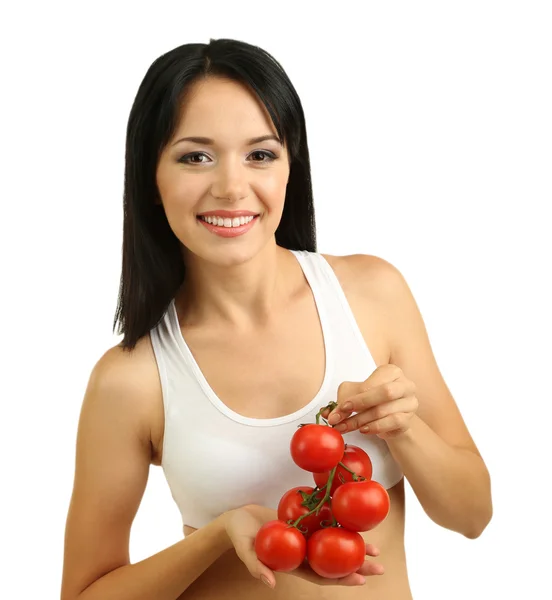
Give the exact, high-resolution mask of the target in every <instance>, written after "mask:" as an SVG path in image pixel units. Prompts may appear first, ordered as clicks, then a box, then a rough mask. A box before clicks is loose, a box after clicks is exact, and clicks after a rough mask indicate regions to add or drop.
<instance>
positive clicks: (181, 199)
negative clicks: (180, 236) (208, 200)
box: [158, 175, 207, 215]
mask: <svg viewBox="0 0 552 600" xmlns="http://www.w3.org/2000/svg"><path fill="white" fill-rule="evenodd" d="M158 188H159V193H160V195H161V198H162V199H163V205H164V206H165V211H166V212H167V215H168V214H169V213H174V214H177V213H178V214H183V213H186V212H190V211H192V210H193V209H194V207H195V206H196V205H197V203H198V202H199V200H200V199H201V197H202V195H203V194H204V193H205V190H206V189H207V188H206V184H205V182H204V181H202V177H197V176H196V177H183V176H182V175H181V176H179V177H172V178H170V179H166V180H164V181H162V182H161V184H159V183H158Z"/></svg>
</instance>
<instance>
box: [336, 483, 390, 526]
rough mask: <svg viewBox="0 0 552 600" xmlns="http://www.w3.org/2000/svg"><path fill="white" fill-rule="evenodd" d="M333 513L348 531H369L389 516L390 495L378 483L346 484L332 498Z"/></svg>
mask: <svg viewBox="0 0 552 600" xmlns="http://www.w3.org/2000/svg"><path fill="white" fill-rule="evenodd" d="M332 512H333V514H334V517H335V518H336V520H337V521H338V522H339V523H340V524H341V525H343V527H345V528H346V529H350V530H351V531H369V530H370V529H373V528H374V527H376V525H379V523H381V522H382V521H383V520H384V519H385V517H387V515H388V514H389V494H388V493H387V490H386V489H385V488H384V487H383V486H382V485H381V484H379V483H378V482H377V481H353V482H351V483H344V484H343V485H342V486H340V487H338V488H337V490H336V492H335V495H334V496H333V498H332Z"/></svg>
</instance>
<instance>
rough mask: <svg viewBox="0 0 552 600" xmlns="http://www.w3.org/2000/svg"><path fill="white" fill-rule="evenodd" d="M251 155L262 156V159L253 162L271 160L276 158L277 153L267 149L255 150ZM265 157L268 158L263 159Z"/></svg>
mask: <svg viewBox="0 0 552 600" xmlns="http://www.w3.org/2000/svg"><path fill="white" fill-rule="evenodd" d="M250 156H261V159H260V160H253V162H271V161H273V160H275V159H276V155H275V154H273V153H272V152H267V151H266V150H255V152H252V153H251V154H250ZM263 157H266V159H265V160H263Z"/></svg>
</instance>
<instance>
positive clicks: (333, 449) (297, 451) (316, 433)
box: [290, 424, 345, 473]
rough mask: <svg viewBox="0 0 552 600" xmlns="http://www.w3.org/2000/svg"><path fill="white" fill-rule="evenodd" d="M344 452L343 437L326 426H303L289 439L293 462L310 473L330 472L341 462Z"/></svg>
mask: <svg viewBox="0 0 552 600" xmlns="http://www.w3.org/2000/svg"><path fill="white" fill-rule="evenodd" d="M344 450H345V441H344V440H343V436H342V435H341V434H340V433H339V431H336V430H335V429H334V428H333V427H329V426H328V425H315V424H309V425H303V426H302V427H299V429H298V430H297V431H296V432H295V433H294V434H293V437H292V438H291V444H290V451H291V457H292V458H293V461H294V462H295V464H296V465H297V466H298V467H301V469H304V470H305V471H310V472H311V473H321V472H323V471H331V470H332V469H333V468H334V467H335V466H336V465H337V463H338V462H339V461H340V460H341V457H342V456H343V452H344Z"/></svg>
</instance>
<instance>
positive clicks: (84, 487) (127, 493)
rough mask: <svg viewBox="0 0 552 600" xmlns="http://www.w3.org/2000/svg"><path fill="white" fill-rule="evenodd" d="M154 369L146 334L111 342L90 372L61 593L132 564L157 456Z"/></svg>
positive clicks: (65, 594)
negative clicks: (136, 523)
mask: <svg viewBox="0 0 552 600" xmlns="http://www.w3.org/2000/svg"><path fill="white" fill-rule="evenodd" d="M148 337H149V336H148ZM155 367H156V364H155V359H154V356H153V353H152V349H151V346H150V342H149V340H148V339H147V338H144V339H143V340H142V341H140V342H139V344H138V345H137V346H136V347H135V348H134V349H133V350H132V351H127V350H124V349H123V348H122V347H121V346H115V347H113V348H110V349H109V350H107V351H106V352H105V353H104V354H103V355H102V356H101V357H100V358H99V359H98V361H97V362H96V364H95V365H94V367H93V369H92V371H91V373H90V377H89V381H88V385H87V388H86V392H85V395H84V399H83V401H82V407H81V413H80V417H79V423H78V431H77V443H76V452H75V474H74V483H73V492H72V495H71V501H70V505H69V510H68V513H67V522H66V528H65V547H64V559H63V575H62V594H61V597H62V598H76V597H77V596H79V594H80V593H81V592H82V591H83V590H84V589H86V588H87V587H88V586H90V585H91V584H92V583H93V582H94V581H96V580H97V579H99V578H100V577H102V576H103V575H105V574H106V573H109V572H111V571H113V570H114V569H116V568H118V567H120V566H122V565H126V564H129V562H130V556H129V545H128V540H129V536H130V529H131V526H132V523H133V520H134V517H135V515H136V513H137V511H138V507H139V506H140V502H141V499H142V497H143V494H144V490H145V488H146V484H147V480H148V474H149V468H150V464H151V462H152V461H151V458H152V446H151V425H152V414H153V411H152V407H153V406H154V405H155V399H156V395H157V394H158V393H159V387H160V384H159V381H158V377H157V373H156V369H155Z"/></svg>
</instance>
